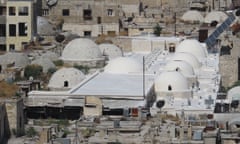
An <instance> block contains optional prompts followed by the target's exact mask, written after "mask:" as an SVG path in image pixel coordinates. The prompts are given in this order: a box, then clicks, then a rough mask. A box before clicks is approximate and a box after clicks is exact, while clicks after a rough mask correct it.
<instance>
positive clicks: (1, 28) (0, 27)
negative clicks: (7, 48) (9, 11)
mask: <svg viewBox="0 0 240 144" xmlns="http://www.w3.org/2000/svg"><path fill="white" fill-rule="evenodd" d="M5 36H6V25H5V24H0V37H5Z"/></svg>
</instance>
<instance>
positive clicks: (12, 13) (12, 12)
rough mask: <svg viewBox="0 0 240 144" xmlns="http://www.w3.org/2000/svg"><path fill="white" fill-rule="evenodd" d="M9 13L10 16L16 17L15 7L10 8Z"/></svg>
mask: <svg viewBox="0 0 240 144" xmlns="http://www.w3.org/2000/svg"><path fill="white" fill-rule="evenodd" d="M8 12H9V15H10V16H14V15H16V8H15V7H9V9H8Z"/></svg>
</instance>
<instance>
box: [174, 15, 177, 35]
mask: <svg viewBox="0 0 240 144" xmlns="http://www.w3.org/2000/svg"><path fill="white" fill-rule="evenodd" d="M176 35H177V16H176V12H174V36H176Z"/></svg>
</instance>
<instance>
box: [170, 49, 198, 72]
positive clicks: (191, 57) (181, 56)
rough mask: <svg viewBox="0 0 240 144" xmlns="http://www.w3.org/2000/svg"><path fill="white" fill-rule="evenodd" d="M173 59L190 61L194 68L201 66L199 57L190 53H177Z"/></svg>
mask: <svg viewBox="0 0 240 144" xmlns="http://www.w3.org/2000/svg"><path fill="white" fill-rule="evenodd" d="M172 60H177V61H185V62H187V63H189V64H190V65H191V66H192V67H193V68H194V69H198V68H200V67H201V63H200V62H199V61H198V59H197V58H196V57H195V56H194V55H192V54H190V53H182V52H181V53H175V54H174V56H173V58H172Z"/></svg>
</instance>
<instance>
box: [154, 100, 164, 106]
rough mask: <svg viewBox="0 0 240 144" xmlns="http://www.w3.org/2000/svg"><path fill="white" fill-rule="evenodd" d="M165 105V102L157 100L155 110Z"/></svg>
mask: <svg viewBox="0 0 240 144" xmlns="http://www.w3.org/2000/svg"><path fill="white" fill-rule="evenodd" d="M164 105H165V101H164V100H159V101H157V103H156V106H157V108H162V107H163V106H164Z"/></svg>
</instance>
